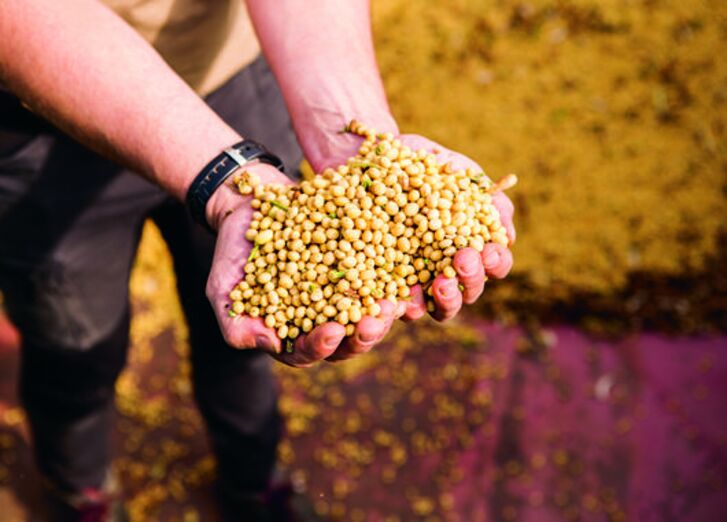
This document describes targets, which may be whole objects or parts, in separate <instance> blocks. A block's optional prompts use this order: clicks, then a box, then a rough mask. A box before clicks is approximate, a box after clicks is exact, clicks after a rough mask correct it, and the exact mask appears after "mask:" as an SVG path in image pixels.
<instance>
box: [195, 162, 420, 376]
mask: <svg viewBox="0 0 727 522" xmlns="http://www.w3.org/2000/svg"><path fill="white" fill-rule="evenodd" d="M246 169H247V170H249V171H250V172H254V173H255V174H257V175H258V176H259V177H260V180H261V183H263V184H268V183H278V184H292V183H293V182H292V181H291V180H290V179H288V178H287V177H286V176H285V175H283V174H281V173H280V172H279V171H278V170H277V169H275V168H273V167H270V166H269V165H265V164H256V165H252V166H249V167H247V168H246ZM251 199H252V198H251V197H249V196H247V197H243V196H242V195H240V194H239V193H237V190H236V189H235V188H234V187H231V186H228V185H227V184H225V185H224V186H222V187H221V188H220V189H218V190H217V191H216V192H215V194H214V195H213V196H212V198H211V199H210V202H209V204H208V213H207V216H208V221H209V222H210V224H211V225H212V227H213V228H216V229H217V230H218V233H217V243H216V246H215V253H214V258H213V261H212V268H211V270H210V274H209V277H208V279H207V288H206V294H207V298H208V299H209V301H210V304H211V305H212V308H213V309H214V312H215V316H216V317H217V322H218V324H219V326H220V330H221V332H222V335H223V337H224V339H225V341H226V342H227V344H229V345H230V346H232V347H234V348H238V349H252V348H257V349H260V350H264V351H266V352H268V353H270V354H271V355H272V356H273V357H274V358H276V359H277V360H279V361H281V362H283V363H285V364H288V365H290V366H296V367H306V366H311V365H312V364H314V363H316V362H317V361H320V360H324V359H327V360H329V361H337V360H343V359H348V358H350V357H353V356H355V355H358V354H361V353H364V352H367V351H369V350H370V349H371V348H372V347H373V346H374V345H375V344H376V343H378V342H379V341H381V339H383V337H384V336H385V335H386V333H387V332H388V330H389V328H391V325H392V323H393V321H394V320H395V319H397V318H398V317H401V316H402V315H403V314H404V312H405V310H406V306H405V304H404V303H400V304H398V305H393V304H392V303H390V302H389V301H385V300H382V301H380V302H379V305H380V307H381V313H380V314H379V315H378V316H377V317H371V316H364V317H363V318H362V319H361V320H360V321H359V322H358V323H357V325H356V329H355V331H354V333H353V335H351V336H350V337H346V332H345V328H344V327H343V326H342V325H340V324H339V323H336V322H327V323H323V324H321V325H318V326H316V327H315V328H314V329H313V330H311V331H310V332H309V333H308V334H303V335H301V336H300V337H298V339H297V340H296V341H295V343H294V344H293V346H284V344H283V343H282V341H281V339H280V338H279V337H278V336H277V333H276V332H275V330H273V329H271V328H268V327H266V326H265V324H264V322H263V319H262V318H260V317H250V316H241V315H236V314H233V313H231V300H230V297H229V294H230V291H231V290H232V289H233V288H234V287H235V286H236V285H237V283H239V282H240V280H241V279H243V277H244V275H245V272H244V266H245V263H246V261H247V259H248V257H249V255H250V252H251V250H252V248H253V245H252V243H251V242H250V241H248V240H247V239H245V231H246V230H247V229H248V227H249V225H250V222H251V220H252V215H253V212H254V211H253V209H252V208H251V207H250V201H251Z"/></svg>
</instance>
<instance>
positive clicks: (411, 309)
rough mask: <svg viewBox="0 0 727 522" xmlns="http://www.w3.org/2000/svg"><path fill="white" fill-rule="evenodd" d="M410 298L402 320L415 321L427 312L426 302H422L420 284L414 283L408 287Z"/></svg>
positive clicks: (422, 296) (422, 293) (422, 295)
mask: <svg viewBox="0 0 727 522" xmlns="http://www.w3.org/2000/svg"><path fill="white" fill-rule="evenodd" d="M409 296H410V297H411V299H410V300H409V302H408V303H407V307H406V311H405V312H404V315H403V316H402V319H403V320H404V321H416V320H417V319H420V318H421V317H423V316H424V314H426V313H427V303H425V302H424V291H423V290H422V285H414V286H412V287H411V289H410V294H409Z"/></svg>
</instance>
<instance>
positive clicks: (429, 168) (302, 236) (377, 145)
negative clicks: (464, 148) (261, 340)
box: [230, 121, 516, 341]
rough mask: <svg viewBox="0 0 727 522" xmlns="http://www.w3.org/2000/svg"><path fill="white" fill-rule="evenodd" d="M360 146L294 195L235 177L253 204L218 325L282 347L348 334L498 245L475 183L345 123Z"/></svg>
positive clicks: (485, 193)
mask: <svg viewBox="0 0 727 522" xmlns="http://www.w3.org/2000/svg"><path fill="white" fill-rule="evenodd" d="M346 131H347V132H351V133H354V134H357V135H360V136H362V137H363V138H364V141H363V144H362V145H361V147H360V149H359V151H358V155H356V156H354V157H352V158H349V160H348V162H347V164H346V165H341V166H339V167H338V168H335V169H332V168H329V169H326V170H324V171H323V173H321V174H320V175H318V176H315V177H313V179H311V180H304V181H302V182H301V183H300V184H299V185H276V184H272V185H261V184H260V182H259V179H258V178H257V176H255V175H254V174H252V173H249V172H247V171H244V172H242V173H240V174H237V175H236V176H235V178H234V182H235V183H236V184H237V187H238V189H239V191H240V193H241V194H244V195H248V194H252V195H253V200H252V207H253V209H254V214H253V217H252V221H251V223H250V226H249V228H248V230H247V231H246V232H245V238H246V239H248V240H249V241H251V242H252V243H253V248H252V251H251V252H250V256H249V257H248V259H247V260H241V262H244V271H245V277H244V278H243V279H242V281H240V282H239V284H238V285H237V286H236V287H235V288H234V289H233V290H232V291H231V292H230V299H231V300H232V307H231V310H230V315H232V316H236V315H249V316H251V317H262V318H263V320H264V321H265V324H266V325H267V326H268V327H270V328H273V329H275V330H276V331H277V334H278V337H280V338H281V339H283V340H288V341H291V340H294V339H295V338H297V337H298V336H299V335H300V334H301V333H304V332H309V331H310V330H311V329H312V328H313V327H314V326H316V325H318V324H321V323H324V322H327V321H337V322H338V323H340V324H342V325H344V326H345V327H346V334H347V335H351V334H353V331H354V328H355V324H356V323H358V322H359V321H360V320H361V318H362V317H363V316H365V315H371V316H376V315H378V314H379V312H380V307H379V305H378V303H377V301H379V300H380V299H388V300H389V301H391V302H393V303H396V302H397V301H398V300H400V299H407V298H409V292H410V287H412V286H414V285H416V284H422V285H423V287H424V288H425V289H427V294H428V295H431V289H430V288H429V287H430V285H431V282H432V281H433V280H434V278H435V277H436V276H437V275H438V274H443V275H444V276H445V277H450V278H453V277H456V272H455V270H454V268H453V267H452V260H453V258H454V255H455V253H456V252H457V250H459V249H462V248H465V247H472V248H474V249H475V250H477V251H480V252H481V251H482V249H483V248H484V246H485V243H488V242H497V243H501V244H503V245H507V236H506V233H505V228H504V227H503V226H502V224H501V222H500V216H499V213H498V211H497V209H496V208H495V207H494V206H493V204H492V193H493V192H494V191H496V190H500V189H504V188H507V187H508V186H512V185H513V184H514V183H515V181H516V180H515V177H514V176H513V175H509V176H507V177H506V178H504V179H503V180H502V181H501V182H500V183H498V184H493V183H492V182H491V181H490V180H489V178H488V177H487V176H485V174H484V173H483V172H475V171H473V170H471V169H466V170H456V169H454V168H453V167H452V166H451V165H450V164H449V163H446V164H440V163H438V161H437V159H436V154H435V153H436V151H427V150H417V151H415V150H411V149H410V148H409V147H407V146H406V145H404V144H402V143H401V141H400V140H399V139H396V138H395V137H394V136H393V135H392V134H390V133H386V134H378V133H377V132H376V131H375V130H374V129H370V128H368V127H366V126H364V125H362V124H360V123H358V122H356V121H352V122H351V123H350V124H349V125H348V126H347V127H346Z"/></svg>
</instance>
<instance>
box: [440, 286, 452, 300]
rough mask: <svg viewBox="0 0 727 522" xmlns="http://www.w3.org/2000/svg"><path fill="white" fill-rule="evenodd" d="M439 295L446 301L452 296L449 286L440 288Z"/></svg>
mask: <svg viewBox="0 0 727 522" xmlns="http://www.w3.org/2000/svg"><path fill="white" fill-rule="evenodd" d="M439 295H440V297H443V298H444V299H446V298H448V297H449V296H450V295H452V293H451V291H450V288H449V285H442V286H440V287H439Z"/></svg>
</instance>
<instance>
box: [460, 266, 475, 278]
mask: <svg viewBox="0 0 727 522" xmlns="http://www.w3.org/2000/svg"><path fill="white" fill-rule="evenodd" d="M476 270H477V266H476V265H475V264H474V263H465V264H463V265H462V266H460V267H459V273H460V274H461V275H462V276H464V277H468V276H470V275H472V274H474V273H475V271H476Z"/></svg>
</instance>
